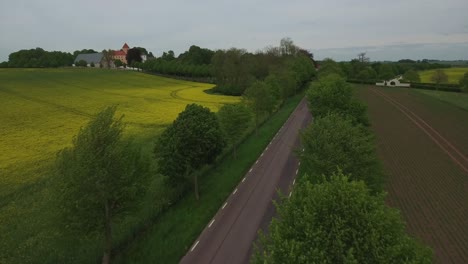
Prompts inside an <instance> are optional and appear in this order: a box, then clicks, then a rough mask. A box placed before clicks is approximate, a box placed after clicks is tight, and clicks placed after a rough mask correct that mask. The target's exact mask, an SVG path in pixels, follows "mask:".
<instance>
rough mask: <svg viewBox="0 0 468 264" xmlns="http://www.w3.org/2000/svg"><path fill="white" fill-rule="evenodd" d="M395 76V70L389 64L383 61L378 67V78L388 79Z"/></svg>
mask: <svg viewBox="0 0 468 264" xmlns="http://www.w3.org/2000/svg"><path fill="white" fill-rule="evenodd" d="M393 77H395V72H394V71H393V68H392V66H391V65H390V64H388V63H384V64H381V65H380V68H379V78H380V79H382V80H390V79H392V78H393Z"/></svg>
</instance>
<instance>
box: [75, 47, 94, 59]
mask: <svg viewBox="0 0 468 264" xmlns="http://www.w3.org/2000/svg"><path fill="white" fill-rule="evenodd" d="M88 53H98V52H97V51H95V50H93V49H82V50H75V51H74V52H73V57H74V58H76V56H78V55H79V54H88Z"/></svg>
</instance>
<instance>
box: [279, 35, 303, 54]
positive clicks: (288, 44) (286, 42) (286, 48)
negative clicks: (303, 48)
mask: <svg viewBox="0 0 468 264" xmlns="http://www.w3.org/2000/svg"><path fill="white" fill-rule="evenodd" d="M279 50H280V52H281V55H283V56H285V55H296V53H297V52H298V51H299V48H298V47H297V46H296V45H294V42H293V41H292V39H291V38H282V39H281V41H280V47H279Z"/></svg>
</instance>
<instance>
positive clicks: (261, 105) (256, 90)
mask: <svg viewBox="0 0 468 264" xmlns="http://www.w3.org/2000/svg"><path fill="white" fill-rule="evenodd" d="M243 100H244V102H245V103H246V104H247V105H248V106H249V107H250V108H251V109H252V111H253V113H254V116H255V134H256V135H258V125H259V122H260V118H261V117H262V115H264V114H266V113H269V112H271V111H272V110H273V108H274V98H273V95H272V94H271V93H270V92H269V88H268V84H266V83H265V82H261V81H255V82H254V83H253V84H252V85H251V86H250V87H249V88H247V90H245V93H244V95H243Z"/></svg>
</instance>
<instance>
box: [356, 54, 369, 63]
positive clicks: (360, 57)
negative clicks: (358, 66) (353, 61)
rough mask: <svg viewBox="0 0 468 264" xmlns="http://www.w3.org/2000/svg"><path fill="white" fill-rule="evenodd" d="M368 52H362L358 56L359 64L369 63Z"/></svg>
mask: <svg viewBox="0 0 468 264" xmlns="http://www.w3.org/2000/svg"><path fill="white" fill-rule="evenodd" d="M366 54H367V52H361V53H359V54H358V58H357V59H358V61H359V62H363V63H367V62H369V60H370V59H369V57H367V56H366Z"/></svg>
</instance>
